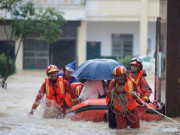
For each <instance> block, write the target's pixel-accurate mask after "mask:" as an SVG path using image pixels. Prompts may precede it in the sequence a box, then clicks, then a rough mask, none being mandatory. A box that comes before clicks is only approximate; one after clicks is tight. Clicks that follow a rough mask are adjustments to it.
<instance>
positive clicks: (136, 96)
mask: <svg viewBox="0 0 180 135" xmlns="http://www.w3.org/2000/svg"><path fill="white" fill-rule="evenodd" d="M134 95H135V96H136V97H137V98H138V99H139V100H140V101H141V102H142V103H143V104H146V105H147V106H148V107H149V108H150V109H152V110H153V111H155V112H156V113H158V114H160V115H161V116H163V117H165V118H167V119H169V120H171V121H173V122H175V123H176V124H180V123H179V122H177V121H175V120H173V119H171V118H169V117H167V116H166V115H164V114H162V113H160V112H158V111H156V110H155V109H153V108H152V107H151V106H149V105H148V104H147V103H145V102H144V101H143V100H142V99H141V98H140V97H139V96H138V95H136V94H135V93H134Z"/></svg>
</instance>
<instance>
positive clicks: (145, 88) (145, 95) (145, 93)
mask: <svg viewBox="0 0 180 135" xmlns="http://www.w3.org/2000/svg"><path fill="white" fill-rule="evenodd" d="M140 84H141V88H140V89H141V92H140V94H141V99H142V100H143V101H144V102H148V101H149V96H150V94H151V92H150V89H149V85H148V83H147V81H146V79H145V78H144V77H142V78H141V80H140Z"/></svg>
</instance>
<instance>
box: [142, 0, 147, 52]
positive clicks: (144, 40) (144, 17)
mask: <svg viewBox="0 0 180 135" xmlns="http://www.w3.org/2000/svg"><path fill="white" fill-rule="evenodd" d="M147 36H148V0H141V12H140V55H146V52H147V39H148V38H147Z"/></svg>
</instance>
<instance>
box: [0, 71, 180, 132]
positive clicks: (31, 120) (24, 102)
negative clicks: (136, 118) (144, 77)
mask: <svg viewBox="0 0 180 135" xmlns="http://www.w3.org/2000/svg"><path fill="white" fill-rule="evenodd" d="M45 77H46V75H45V71H31V70H30V71H22V72H20V73H17V74H15V75H12V76H10V77H9V78H8V80H7V82H8V87H7V89H6V90H4V89H2V88H0V135H49V134H53V135H62V134H64V135H84V134H85V135H94V134H97V135H121V134H122V135H131V134H132V135H146V134H150V135H151V134H154V135H160V134H168V135H169V134H171V135H180V124H176V123H174V122H172V121H170V120H168V119H166V118H163V119H162V120H160V121H153V122H145V121H141V128H140V129H138V130H133V129H129V128H127V129H123V130H112V129H109V128H108V124H107V122H84V121H71V120H70V119H68V118H64V119H43V118H42V114H43V111H42V106H39V107H38V109H37V110H36V112H35V113H34V115H33V116H28V113H29V111H30V109H31V106H32V104H33V102H34V99H35V97H36V94H37V92H38V90H39V88H40V86H41V84H42V82H43V81H44V78H45ZM173 119H174V120H176V121H178V122H180V117H177V118H173Z"/></svg>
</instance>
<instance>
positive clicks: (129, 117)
mask: <svg viewBox="0 0 180 135" xmlns="http://www.w3.org/2000/svg"><path fill="white" fill-rule="evenodd" d="M126 73H127V70H126V68H125V67H124V66H117V67H115V69H114V72H113V78H114V79H113V80H112V81H111V82H110V84H109V88H108V92H107V99H108V101H109V104H108V106H109V107H108V109H109V110H110V109H111V111H112V112H113V113H114V114H115V118H114V117H111V115H113V113H111V114H109V118H110V119H109V121H110V122H112V121H113V120H112V119H115V122H116V124H117V125H115V126H117V127H114V128H117V129H124V128H127V124H129V126H130V128H140V122H139V117H138V113H139V109H138V106H137V104H136V99H137V97H136V94H138V93H139V92H140V88H139V86H138V85H136V84H134V83H133V80H131V79H130V78H129V77H128V76H126ZM111 124H112V123H109V125H110V127H111ZM113 126H114V125H113Z"/></svg>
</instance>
